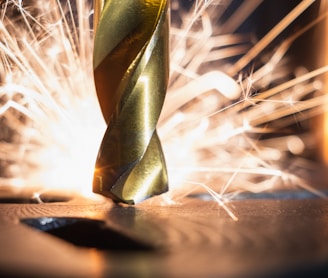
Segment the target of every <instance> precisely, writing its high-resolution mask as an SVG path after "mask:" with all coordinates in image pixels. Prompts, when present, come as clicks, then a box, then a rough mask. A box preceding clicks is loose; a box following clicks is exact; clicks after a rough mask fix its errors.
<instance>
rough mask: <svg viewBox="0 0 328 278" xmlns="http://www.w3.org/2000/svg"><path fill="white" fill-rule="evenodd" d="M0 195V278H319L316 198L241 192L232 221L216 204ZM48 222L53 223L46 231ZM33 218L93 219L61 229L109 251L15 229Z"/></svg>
mask: <svg viewBox="0 0 328 278" xmlns="http://www.w3.org/2000/svg"><path fill="white" fill-rule="evenodd" d="M5 195H6V194H4V195H3V196H2V198H0V201H1V203H0V224H1V232H0V246H1V252H0V276H1V277H21V276H22V275H24V276H25V277H328V203H327V200H325V199H320V198H313V196H312V197H311V196H309V195H304V196H303V197H300V198H293V199H275V198H268V196H267V195H264V196H263V198H262V199H254V198H251V197H250V196H246V199H243V200H236V201H232V202H231V203H230V204H229V206H230V208H231V209H232V210H233V212H234V213H235V214H236V215H237V216H238V218H239V220H238V221H233V220H232V219H231V218H230V217H229V216H228V215H227V213H226V212H225V211H224V210H223V209H222V208H221V207H219V206H218V205H217V204H216V203H215V202H213V201H204V200H201V199H194V198H186V199H185V200H183V201H182V202H180V203H179V204H176V205H172V206H154V205H152V206H150V205H140V206H137V207H129V206H118V205H113V203H111V202H110V201H92V200H88V199H83V198H80V197H73V198H72V199H70V200H69V198H67V196H66V197H65V198H62V201H61V198H60V197H57V198H53V199H52V200H51V199H49V198H48V202H47V203H43V204H37V203H26V202H25V203H24V202H23V201H22V202H20V203H18V201H19V200H22V199H20V198H19V196H18V197H17V198H16V199H14V198H11V199H10V198H8V194H7V197H6V196H5ZM278 196H279V195H278ZM25 198H26V196H25ZM25 200H26V199H25ZM44 217H47V218H44ZM53 217H60V218H55V219H57V220H58V219H60V220H61V222H60V221H59V222H58V221H57V222H54V223H52V224H51V225H50V224H49V223H50V222H51V221H49V219H54V218H53ZM62 217H64V218H62ZM40 219H41V220H42V219H43V220H42V221H43V225H45V226H43V227H45V228H49V229H52V230H55V228H58V227H59V228H60V226H65V225H66V224H67V225H66V226H69V225H68V223H69V222H68V220H67V219H70V220H72V219H73V220H78V221H80V220H81V219H82V220H83V221H84V220H85V219H87V221H91V222H92V220H100V221H101V222H102V223H103V225H102V226H101V228H99V227H98V228H94V227H92V225H87V224H86V223H88V222H83V221H82V222H83V223H82V222H81V223H79V225H80V226H75V230H74V229H73V230H66V231H65V232H64V233H66V236H67V234H70V235H72V234H73V239H74V238H80V239H81V238H82V241H83V240H84V241H88V242H89V239H92V238H94V239H97V240H96V241H97V242H98V243H99V242H100V243H101V242H104V243H105V242H106V244H107V245H106V246H107V247H108V248H107V249H106V248H105V250H102V249H101V248H99V246H98V247H97V246H96V247H92V245H91V248H90V246H89V247H79V246H76V245H74V244H72V243H71V242H69V241H67V238H66V240H64V239H62V238H58V237H57V236H54V235H51V234H49V233H46V232H43V231H40V230H39V229H35V227H34V228H33V227H31V226H29V225H26V223H22V220H23V221H27V220H29V221H35V220H37V221H39V222H40V221H41V220H40ZM44 219H48V220H47V221H48V224H47V223H46V222H47V221H44ZM65 221H66V222H65ZM39 222H36V223H39ZM40 223H41V222H40ZM65 223H66V224H65ZM92 223H93V222H92ZM96 223H98V222H96ZM34 224H35V223H34ZM47 225H48V226H47ZM56 225H57V226H56ZM41 226H42V225H41ZM104 226H105V227H104ZM104 229H105V231H109V232H108V233H106V232H105V233H104ZM117 235H119V237H117ZM120 236H122V237H121V238H120ZM111 239H112V241H111ZM71 241H72V239H71ZM138 244H139V245H138ZM111 245H113V246H114V245H115V246H114V247H115V248H114V247H113V246H112V247H113V248H112V247H111ZM120 246H121V247H122V248H120Z"/></svg>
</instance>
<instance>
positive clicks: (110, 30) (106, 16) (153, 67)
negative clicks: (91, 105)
mask: <svg viewBox="0 0 328 278" xmlns="http://www.w3.org/2000/svg"><path fill="white" fill-rule="evenodd" d="M167 9H168V3H167V1H166V0H133V1H132V0H98V1H97V0H95V29H96V33H95V42H94V78H95V85H96V91H97V95H98V99H99V103H100V106H101V109H102V113H103V116H104V118H105V120H106V122H107V124H108V127H107V130H106V133H105V135H104V138H103V141H102V143H101V146H100V150H99V154H98V157H97V161H96V169H95V174H94V181H93V191H94V192H95V193H100V194H102V195H105V196H107V197H109V198H112V199H113V200H114V201H119V202H125V203H129V204H135V203H138V202H140V201H142V200H144V199H147V198H149V197H151V196H154V195H158V194H161V193H164V192H165V191H167V190H168V181H167V171H166V165H165V159H164V156H163V152H162V147H161V143H160V140H159V138H158V135H157V132H156V124H157V121H158V118H159V115H160V112H161V109H162V106H163V102H164V98H165V94H166V89H167V82H168V63H169V61H168V27H169V26H168V24H169V22H168V14H167Z"/></svg>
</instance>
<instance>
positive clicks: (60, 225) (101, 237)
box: [22, 217, 154, 251]
mask: <svg viewBox="0 0 328 278" xmlns="http://www.w3.org/2000/svg"><path fill="white" fill-rule="evenodd" d="M22 223H24V224H26V225H28V226H30V227H33V228H35V229H38V230H41V231H43V232H46V233H48V234H51V235H53V236H55V237H58V238H61V239H63V240H65V241H67V242H70V243H72V244H74V245H76V246H79V247H87V248H96V249H100V250H112V251H151V250H153V249H154V248H153V247H152V246H150V245H147V244H145V243H141V242H138V241H136V240H134V239H132V238H130V237H128V236H126V235H123V234H121V233H118V232H117V231H114V230H112V229H110V228H109V227H108V226H107V225H106V224H105V222H103V221H100V220H92V219H85V218H62V217H56V218H53V217H52V218H49V217H42V218H29V219H23V220H22Z"/></svg>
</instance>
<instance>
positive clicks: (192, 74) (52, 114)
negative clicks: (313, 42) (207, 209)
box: [0, 0, 328, 219]
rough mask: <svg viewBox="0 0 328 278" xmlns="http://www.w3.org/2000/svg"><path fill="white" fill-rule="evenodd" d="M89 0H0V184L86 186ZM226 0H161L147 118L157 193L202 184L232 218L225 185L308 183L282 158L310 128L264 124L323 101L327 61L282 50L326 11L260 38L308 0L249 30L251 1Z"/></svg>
mask: <svg viewBox="0 0 328 278" xmlns="http://www.w3.org/2000/svg"><path fill="white" fill-rule="evenodd" d="M90 2H91V1H87V0H79V1H78V0H76V1H73V0H71V1H63V2H61V1H60V0H51V1H40V0H29V1H28V0H25V1H17V0H2V1H0V4H1V3H2V4H1V9H0V16H1V21H0V59H1V64H0V124H1V129H2V132H1V134H0V162H1V164H0V166H1V168H0V169H1V171H0V174H1V176H2V178H1V180H0V181H1V184H2V185H4V186H8V185H10V186H15V187H21V188H26V187H39V186H40V187H42V188H64V189H67V190H68V189H69V190H72V189H74V190H77V191H79V192H80V193H88V192H90V191H91V183H92V177H93V169H94V162H95V158H96V155H97V152H98V147H99V145H100V141H101V139H102V136H103V134H104V130H105V123H104V120H103V119H102V116H101V112H100V109H99V105H98V103H97V98H96V94H95V89H94V84H93V73H92V46H93V41H92V37H93V31H92V26H91V24H90V23H91V22H92V7H91V3H90ZM230 2H231V1H228V0H226V1H200V0H199V1H195V2H194V6H193V7H192V8H190V9H183V8H182V6H181V2H179V1H173V0H172V1H171V10H172V13H173V16H172V18H173V19H174V22H173V24H172V28H171V76H170V85H169V92H168V95H167V99H166V103H165V107H164V110H163V113H162V116H161V119H160V123H159V127H158V129H159V134H160V137H161V138H162V142H163V147H164V151H165V154H166V159H167V164H168V169H169V178H170V187H171V190H170V192H169V193H168V194H166V195H165V196H164V197H165V198H168V199H170V200H178V197H179V196H180V197H181V196H185V195H187V194H189V193H190V192H191V191H194V190H200V189H205V190H207V191H208V192H209V193H210V194H211V195H213V197H214V199H216V200H217V201H218V203H219V204H220V205H222V206H223V207H224V208H225V209H226V210H227V211H228V212H229V214H230V215H231V216H232V218H234V219H236V217H235V216H234V215H233V214H232V212H231V211H229V209H228V208H227V207H226V205H225V202H226V200H227V199H229V198H228V196H230V195H231V194H235V193H236V192H240V191H245V190H246V191H252V192H261V191H263V190H268V189H272V188H274V187H275V186H277V185H281V184H283V185H285V186H290V185H291V184H294V183H295V181H297V184H298V185H301V186H303V187H305V188H306V189H308V190H312V191H315V190H314V189H311V188H310V187H308V186H307V185H306V184H305V183H304V182H301V180H300V179H299V177H298V176H296V175H293V173H291V172H289V171H288V169H285V168H284V167H285V165H287V164H290V163H291V162H292V161H294V160H295V158H297V155H299V154H302V153H303V152H304V150H305V149H306V148H307V146H308V145H309V142H308V141H307V140H309V139H308V138H309V136H308V134H309V133H308V132H304V133H295V132H294V134H290V132H289V133H288V134H287V133H286V134H285V135H279V136H277V135H274V134H275V133H276V132H277V131H279V132H281V131H285V130H287V129H289V130H290V127H291V126H292V125H293V124H295V123H300V122H301V121H303V120H308V119H309V118H310V117H313V116H316V115H318V114H320V113H322V112H324V110H325V105H323V104H324V103H326V101H327V99H326V96H325V95H324V94H320V91H321V88H322V85H321V83H320V82H319V81H317V77H318V76H320V75H322V74H324V73H326V72H327V71H328V66H324V67H322V68H318V69H316V70H314V71H310V72H306V71H304V68H300V67H298V68H296V69H295V68H292V67H290V65H289V60H288V55H286V53H287V51H288V49H289V48H290V47H291V46H292V45H293V43H294V42H295V40H296V39H297V38H299V37H300V36H301V35H302V34H304V33H306V32H308V31H309V30H311V28H313V27H314V26H315V24H318V22H320V20H323V19H324V17H325V16H326V14H322V15H319V16H317V17H316V18H315V19H314V20H313V21H311V22H310V23H309V24H307V25H305V26H303V27H302V28H300V29H298V31H297V32H295V33H293V34H292V35H290V36H289V37H287V38H286V39H284V40H283V41H282V42H281V43H276V47H275V48H274V49H272V45H271V44H272V42H273V41H275V39H276V38H277V36H278V35H280V34H281V33H282V32H283V31H284V30H285V29H286V28H287V27H288V26H289V25H290V24H291V23H292V22H293V21H295V19H296V18H298V17H299V16H301V15H302V13H303V11H304V10H306V9H308V8H309V7H311V4H312V2H313V1H309V0H306V1H302V2H300V4H299V5H297V6H296V7H295V8H293V9H292V10H291V12H290V13H289V14H287V15H286V16H285V17H284V18H283V19H282V20H281V21H280V22H279V23H278V24H276V25H275V26H274V27H273V28H272V29H271V30H270V31H269V32H268V33H267V34H266V35H264V36H263V37H262V38H259V39H258V40H254V34H250V33H244V32H237V30H238V28H239V27H240V26H242V25H243V24H244V22H245V21H246V20H247V18H249V17H250V16H251V15H252V13H253V12H254V11H255V10H256V9H257V8H258V7H259V6H260V5H261V3H262V1H260V0H257V1H255V0H254V1H242V2H240V5H239V6H238V7H237V8H236V9H235V11H234V12H232V13H231V15H230V16H229V18H228V19H226V20H223V18H224V16H223V15H224V12H225V11H226V10H227V9H229V7H231V6H230V5H232V4H233V3H232V2H231V3H230ZM221 16H222V21H221V20H218V19H219V18H220V17H221ZM217 22H219V25H218V24H217ZM269 46H270V47H269ZM232 61H233V62H232ZM259 61H261V63H260V64H259ZM252 65H254V66H253V69H252V70H251V71H250V66H252ZM247 73H248V75H247ZM254 88H257V89H256V90H255V89H254ZM283 133H284V132H281V134H283ZM269 134H273V135H271V136H268V135H269ZM264 135H265V137H264ZM315 192H316V193H317V194H320V193H319V192H317V191H315ZM229 194H230V195H229Z"/></svg>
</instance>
